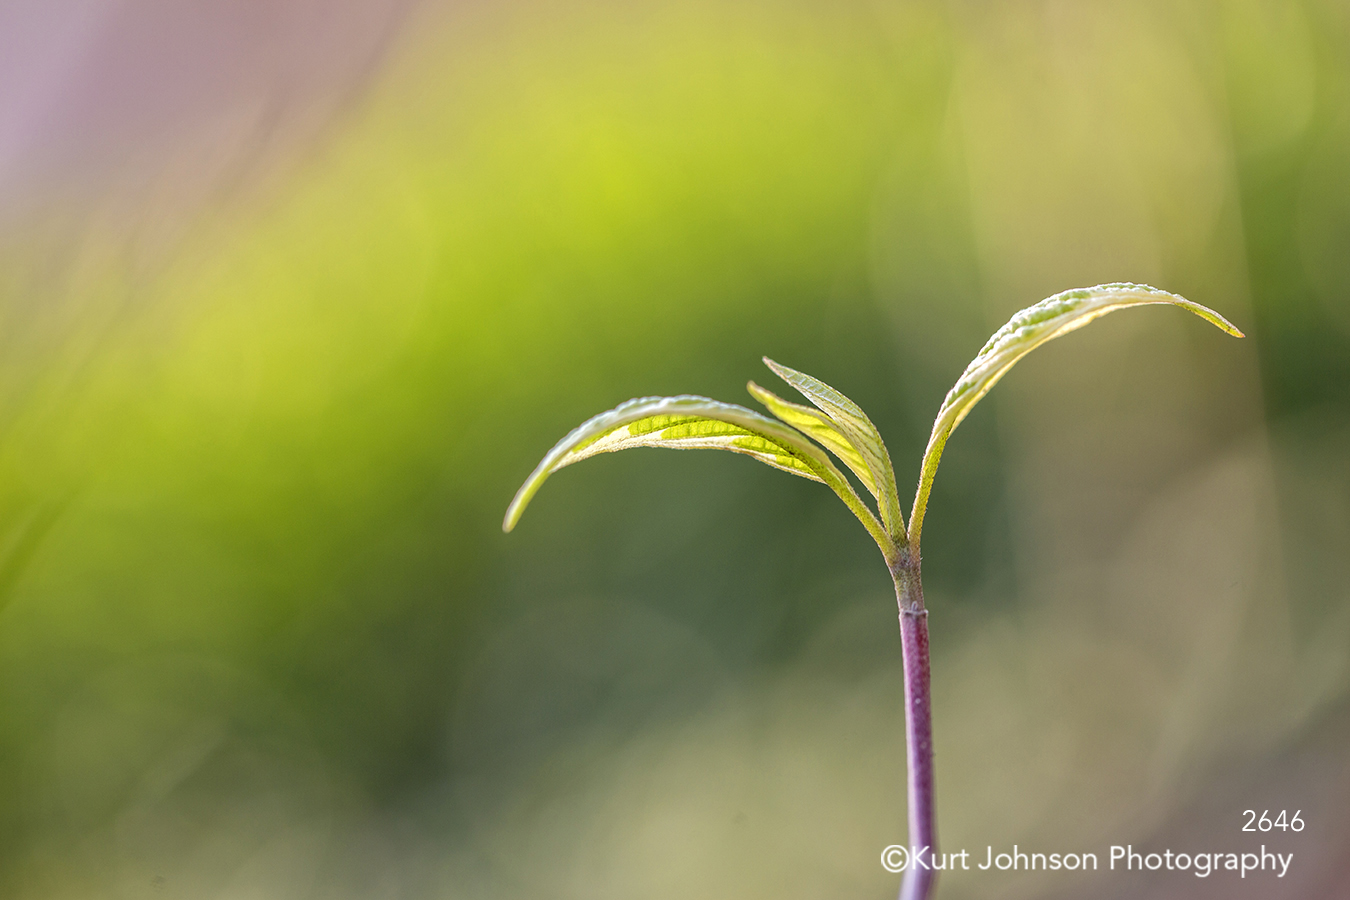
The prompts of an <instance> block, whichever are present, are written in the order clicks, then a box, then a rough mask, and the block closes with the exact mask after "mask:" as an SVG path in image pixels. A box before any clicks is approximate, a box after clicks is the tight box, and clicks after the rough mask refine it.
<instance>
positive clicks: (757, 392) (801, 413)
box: [746, 381, 877, 497]
mask: <svg viewBox="0 0 1350 900" xmlns="http://www.w3.org/2000/svg"><path fill="white" fill-rule="evenodd" d="M746 390H748V391H749V392H750V395H751V396H752V397H754V398H755V399H756V400H758V401H759V402H760V403H763V404H764V406H765V407H766V408H767V409H768V410H769V412H771V413H773V414H774V415H775V416H777V417H778V418H779V419H782V420H783V421H784V422H786V423H787V424H789V425H791V426H792V427H793V428H796V429H797V430H798V431H800V432H802V433H803V434H805V435H806V436H807V437H809V438H811V439H812V440H814V441H815V442H816V443H818V444H820V445H821V446H822V447H824V448H825V449H826V450H828V451H830V452H831V453H833V454H834V455H835V456H837V457H838V458H839V461H840V462H842V463H843V464H844V465H846V466H848V467H849V469H850V470H851V471H852V472H853V474H854V475H857V476H858V480H859V481H861V482H862V483H863V487H865V488H867V490H868V492H869V493H871V495H872V496H873V497H876V496H877V483H876V480H875V479H874V478H873V477H872V470H871V469H869V468H868V467H867V463H866V461H864V460H863V458H862V454H861V453H859V452H858V449H857V448H856V447H854V446H853V445H852V444H851V443H849V440H848V438H846V437H844V435H843V434H842V433H840V431H839V429H838V428H836V427H835V426H834V423H833V422H831V421H830V419H829V417H827V416H826V415H825V414H824V413H822V412H819V411H817V410H814V409H810V408H809V407H806V406H802V405H801V404H799V403H791V402H789V401H787V400H784V399H783V398H782V397H779V396H778V395H777V394H775V393H774V392H773V391H770V390H766V389H765V388H762V387H760V386H759V385H757V384H755V383H754V382H753V381H752V382H750V383H749V384H747V385H746Z"/></svg>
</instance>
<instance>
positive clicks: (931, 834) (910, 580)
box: [892, 560, 937, 900]
mask: <svg viewBox="0 0 1350 900" xmlns="http://www.w3.org/2000/svg"><path fill="white" fill-rule="evenodd" d="M892 574H893V575H894V576H895V594H896V600H897V601H898V602H899V604H900V643H901V647H902V648H903V651H904V658H905V745H906V747H907V750H908V762H909V844H910V853H911V857H910V864H909V866H908V867H907V868H906V869H905V879H904V881H903V882H902V883H901V885H900V900H928V897H929V896H930V895H931V894H932V892H933V885H934V884H935V883H936V882H937V872H935V871H933V870H932V869H931V868H930V866H931V862H932V859H933V855H934V854H936V853H937V828H936V824H935V821H934V808H933V709H932V701H931V700H930V691H929V669H928V610H927V609H925V608H924V605H923V585H922V583H921V582H920V580H919V565H918V562H917V561H913V562H910V561H909V560H905V561H903V562H902V564H901V565H900V566H897V567H896V569H894V570H893V572H892ZM916 856H917V857H918V860H916V859H915V857H916ZM919 860H921V863H920V864H917V865H916V862H918V861H919Z"/></svg>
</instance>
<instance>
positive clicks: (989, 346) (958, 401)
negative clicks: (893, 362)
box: [909, 284, 1243, 553]
mask: <svg viewBox="0 0 1350 900" xmlns="http://www.w3.org/2000/svg"><path fill="white" fill-rule="evenodd" d="M1155 303H1168V304H1171V305H1172V306H1179V307H1181V308H1182V309H1186V310H1190V311H1191V312H1193V313H1195V314H1196V315H1197V316H1199V317H1200V318H1202V319H1204V320H1205V321H1207V322H1211V323H1213V324H1214V325H1215V326H1216V327H1218V328H1220V329H1222V330H1223V331H1226V332H1227V333H1229V334H1231V335H1233V336H1234V337H1242V336H1243V334H1242V332H1241V331H1238V330H1237V328H1235V327H1234V326H1233V324H1232V323H1231V322H1229V321H1228V320H1227V319H1225V318H1224V317H1223V316H1221V315H1219V314H1218V313H1216V312H1215V311H1214V310H1212V309H1210V308H1209V307H1206V306H1201V305H1200V304H1199V303H1192V302H1191V301H1190V300H1187V299H1186V298H1184V297H1179V296H1177V295H1176V294H1169V293H1168V292H1166V291H1160V290H1158V289H1157V288H1154V287H1149V286H1148V285H1146V284H1100V285H1097V286H1096V287H1090V288H1079V289H1077V290H1072V291H1064V292H1063V293H1060V294H1055V295H1054V296H1053V297H1047V298H1046V299H1044V300H1042V301H1041V302H1040V303H1037V304H1035V305H1033V306H1028V307H1027V308H1026V309H1024V310H1022V311H1021V312H1018V313H1017V314H1016V315H1014V316H1013V317H1012V318H1011V319H1009V320H1008V322H1007V324H1006V325H1004V326H1003V327H1002V328H1000V329H999V330H998V331H996V332H994V334H993V336H991V337H990V338H989V341H988V342H987V343H986V344H985V345H984V347H983V349H981V350H980V352H979V354H978V355H976V357H975V358H974V359H972V360H971V361H970V365H968V366H966V370H965V371H964V372H962V373H961V377H960V378H958V379H957V381H956V384H955V385H954V386H953V387H952V389H951V390H950V391H948V392H947V397H946V399H944V400H943V401H942V408H941V409H939V410H938V414H937V419H936V420H935V421H934V422H933V433H932V435H931V436H930V437H929V438H928V449H927V450H925V451H924V455H923V467H922V468H921V470H920V472H919V487H918V490H917V491H916V492H915V495H914V509H913V511H912V512H911V513H910V518H909V533H910V547H911V548H912V550H913V551H914V552H915V553H917V552H918V548H919V533H920V531H921V530H922V528H923V517H924V512H925V509H926V508H927V506H928V495H929V493H930V492H931V491H932V488H933V477H934V476H935V475H936V474H937V467H938V462H939V461H940V460H941V459H942V449H943V447H945V446H946V444H947V439H948V438H949V437H950V436H951V433H952V432H953V431H955V430H956V426H957V425H960V424H961V420H962V419H964V418H965V417H966V415H967V414H968V413H969V412H970V411H971V409H973V408H974V406H975V404H976V403H978V402H979V401H980V398H981V397H983V396H984V395H985V394H987V393H989V389H990V388H992V387H993V386H994V385H995V384H997V383H998V380H999V379H1000V378H1002V377H1003V376H1004V375H1005V374H1007V371H1008V370H1009V369H1011V368H1012V367H1013V365H1014V364H1015V363H1016V362H1017V361H1018V360H1019V359H1021V358H1022V357H1024V356H1026V355H1027V354H1028V353H1030V352H1031V351H1032V350H1035V349H1036V348H1037V347H1039V346H1041V345H1042V344H1044V343H1045V342H1046V341H1052V340H1054V339H1055V338H1057V337H1061V336H1063V335H1066V334H1068V333H1069V332H1071V331H1075V330H1077V329H1079V328H1082V327H1083V326H1084V325H1087V324H1088V323H1089V322H1091V321H1093V320H1094V319H1099V318H1101V317H1102V316H1104V315H1106V314H1107V313H1111V312H1115V311H1116V310H1118V309H1125V308H1126V307H1129V306H1147V305H1149V304H1155Z"/></svg>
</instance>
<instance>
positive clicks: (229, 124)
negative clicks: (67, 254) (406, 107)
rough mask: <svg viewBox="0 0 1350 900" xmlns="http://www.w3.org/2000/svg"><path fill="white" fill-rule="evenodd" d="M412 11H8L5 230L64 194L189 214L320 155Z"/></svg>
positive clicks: (230, 5) (239, 4) (1, 136)
mask: <svg viewBox="0 0 1350 900" xmlns="http://www.w3.org/2000/svg"><path fill="white" fill-rule="evenodd" d="M413 3H414V0H223V2H180V0H65V2H61V3H52V2H50V0H9V2H6V3H4V4H0V228H4V229H9V228H11V227H12V226H13V225H14V224H16V222H17V221H21V220H22V219H23V218H24V217H25V214H27V213H29V212H32V211H33V210H35V209H38V208H41V207H42V206H45V205H47V204H50V203H51V201H52V200H53V199H54V198H59V199H60V200H61V201H63V202H65V203H74V204H76V205H77V206H83V205H85V204H87V203H89V202H91V201H92V202H106V201H112V202H115V203H117V202H122V203H129V204H130V205H132V206H134V207H140V206H142V204H144V203H145V202H146V201H147V199H152V200H153V203H152V205H153V206H155V207H156V208H158V210H159V212H160V214H169V215H173V216H175V217H176V216H182V215H184V214H188V215H190V214H191V212H192V211H193V210H194V209H200V208H201V206H202V205H203V204H204V203H207V202H209V201H211V200H212V199H215V198H219V197H220V196H221V195H222V193H224V192H229V191H233V190H235V189H238V188H239V187H241V186H247V184H248V183H249V182H250V181H251V180H252V179H254V178H255V177H257V176H258V175H260V174H263V173H266V172H267V171H269V169H271V168H273V167H274V166H275V164H276V163H277V162H278V161H281V160H284V159H287V158H289V156H290V154H292V153H294V152H295V151H296V150H298V149H303V148H305V147H306V146H310V145H312V142H313V141H314V140H315V138H316V137H318V136H319V135H321V134H323V132H324V129H325V127H326V126H327V125H328V124H329V123H331V122H332V121H333V119H334V117H335V116H337V115H338V114H339V113H340V112H341V111H342V110H343V109H344V108H345V107H346V106H347V105H348V104H350V103H351V102H352V101H353V99H354V98H356V97H358V96H359V95H360V93H361V90H362V88H363V86H364V85H366V84H368V83H369V80H370V78H371V77H372V73H373V72H374V71H375V70H376V69H377V68H378V66H379V64H380V62H381V60H382V59H383V58H384V56H385V54H386V53H387V51H388V49H389V47H390V45H391V42H392V41H393V40H394V39H395V37H396V35H397V34H398V33H399V29H400V27H401V25H402V24H403V23H404V22H405V19H406V13H407V12H408V10H409V8H410V7H411V6H412V5H413Z"/></svg>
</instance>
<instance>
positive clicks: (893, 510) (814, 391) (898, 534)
mask: <svg viewBox="0 0 1350 900" xmlns="http://www.w3.org/2000/svg"><path fill="white" fill-rule="evenodd" d="M764 364H765V365H766V366H768V367H769V368H770V369H772V370H773V372H774V374H775V375H777V376H778V377H779V378H782V379H783V380H784V381H786V382H787V383H788V384H790V385H792V386H793V387H794V388H796V389H797V390H798V391H800V392H801V394H802V396H804V397H805V398H806V399H807V400H810V401H811V404H812V405H813V406H815V407H816V408H817V409H819V410H820V411H821V412H823V413H824V414H825V415H826V416H827V417H828V418H829V420H830V421H831V422H832V423H834V426H835V428H836V429H838V432H839V433H840V434H841V435H842V436H843V437H844V438H845V440H847V441H848V443H849V444H851V445H852V446H853V448H854V450H856V451H857V453H858V455H859V456H860V457H862V460H863V463H864V464H865V465H866V467H867V470H868V471H869V472H870V473H871V475H872V479H871V480H872V484H873V486H874V487H872V488H869V490H872V492H873V494H875V495H876V498H877V510H878V511H879V512H880V513H881V521H882V524H883V525H885V526H886V531H887V533H889V534H890V535H891V537H892V538H894V539H895V540H896V541H904V539H905V517H904V514H903V513H902V512H901V511H900V492H899V491H898V490H897V489H896V486H895V468H894V467H893V466H892V465H891V455H890V453H889V452H887V450H886V444H885V443H884V442H883V441H882V440H881V435H880V433H878V432H877V428H876V426H875V425H873V424H872V420H871V419H869V418H867V414H866V413H865V412H863V411H862V407H860V406H858V404H856V403H854V402H853V401H852V400H850V399H848V398H847V397H845V396H844V395H843V394H841V393H840V392H839V391H837V390H835V389H834V388H832V387H830V386H829V385H828V384H826V383H825V382H823V381H821V380H820V379H818V378H813V377H811V376H810V375H807V374H806V373H804V372H798V371H797V370H796V369H789V368H788V367H787V366H784V365H780V364H778V363H776V362H774V361H773V360H771V359H769V358H768V357H767V356H766V357H764Z"/></svg>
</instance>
